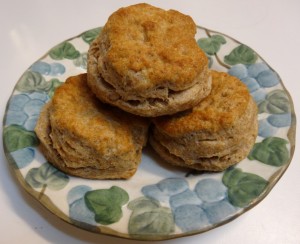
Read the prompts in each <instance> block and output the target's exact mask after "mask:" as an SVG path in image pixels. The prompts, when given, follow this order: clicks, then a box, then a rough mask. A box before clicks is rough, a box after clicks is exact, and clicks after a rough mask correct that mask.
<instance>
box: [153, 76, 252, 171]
mask: <svg viewBox="0 0 300 244" xmlns="http://www.w3.org/2000/svg"><path fill="white" fill-rule="evenodd" d="M257 127H258V125H257V106H256V104H255V102H254V100H253V99H252V97H251V96H250V94H249V91H248V89H247V87H246V86H245V85H244V84H243V83H242V82H241V81H240V80H238V79H237V78H236V77H233V76H230V75H228V74H226V73H222V72H216V71H212V90H211V93H210V95H209V96H207V97H206V98H205V99H204V100H203V101H202V102H200V103H199V104H198V105H197V106H196V107H194V108H193V109H192V110H189V111H185V112H182V113H179V114H176V115H173V116H163V117H159V118H155V119H154V127H153V131H152V134H151V136H150V143H151V145H152V146H153V147H154V149H155V150H156V151H157V152H158V153H159V154H160V155H161V156H162V157H163V158H164V159H166V160H167V161H168V162H170V163H173V164H177V165H180V166H183V167H188V168H193V169H197V170H209V171H220V170H224V169H225V168H227V167H229V166H231V165H233V164H236V163H237V162H239V161H241V160H242V159H243V158H245V157H246V156H247V154H248V153H249V151H250V150H251V148H252V145H253V144H254V142H255V140H256V136H257V129H258V128H257Z"/></svg>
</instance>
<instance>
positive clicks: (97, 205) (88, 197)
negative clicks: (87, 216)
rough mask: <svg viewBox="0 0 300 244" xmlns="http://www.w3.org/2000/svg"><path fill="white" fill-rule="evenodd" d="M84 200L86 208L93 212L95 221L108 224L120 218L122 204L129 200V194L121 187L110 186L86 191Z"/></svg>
mask: <svg viewBox="0 0 300 244" xmlns="http://www.w3.org/2000/svg"><path fill="white" fill-rule="evenodd" d="M84 201H85V204H86V206H87V208H88V209H89V210H90V211H92V212H93V213H95V221H96V222H97V223H99V224H103V225H109V224H112V223H115V222H118V221H119V220H120V219H121V218H122V216H123V213H122V206H123V205H124V204H126V203H127V202H128V201H129V196H128V194H127V192H126V191H124V190H123V189H122V188H120V187H117V186H112V187H111V188H109V189H99V190H94V191H88V192H87V193H86V194H85V195H84Z"/></svg>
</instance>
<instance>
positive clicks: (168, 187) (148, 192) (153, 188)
mask: <svg viewBox="0 0 300 244" xmlns="http://www.w3.org/2000/svg"><path fill="white" fill-rule="evenodd" d="M187 189H189V186H188V183H187V181H186V180H185V179H181V178H168V179H165V180H162V181H160V182H159V183H157V184H154V185H148V186H144V187H143V188H142V192H143V194H144V195H145V196H147V197H149V198H153V199H156V200H158V201H161V202H168V201H169V198H170V196H173V195H176V194H178V193H181V192H183V191H185V190H187Z"/></svg>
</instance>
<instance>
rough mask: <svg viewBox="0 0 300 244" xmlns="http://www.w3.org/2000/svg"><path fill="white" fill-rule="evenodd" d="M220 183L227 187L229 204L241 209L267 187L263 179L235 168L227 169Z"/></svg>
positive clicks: (266, 182)
mask: <svg viewBox="0 0 300 244" xmlns="http://www.w3.org/2000/svg"><path fill="white" fill-rule="evenodd" d="M222 181H223V183H224V185H226V186H227V187H228V199H229V201H230V203H231V204H232V205H234V206H236V207H241V208H243V207H246V206H248V205H249V204H250V203H251V202H252V201H253V200H254V199H256V198H257V197H258V196H259V195H260V194H261V193H262V192H263V191H264V190H265V188H266V186H267V185H268V181H266V180H265V179H264V178H262V177H260V176H258V175H255V174H251V173H245V172H242V170H241V169H236V168H230V169H228V170H227V171H226V172H225V174H224V175H223V179H222Z"/></svg>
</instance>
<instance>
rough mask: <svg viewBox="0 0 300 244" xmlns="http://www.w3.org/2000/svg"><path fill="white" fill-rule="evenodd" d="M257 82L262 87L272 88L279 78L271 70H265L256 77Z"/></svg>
mask: <svg viewBox="0 0 300 244" xmlns="http://www.w3.org/2000/svg"><path fill="white" fill-rule="evenodd" d="M257 82H258V83H259V84H260V85H261V86H262V87H272V86H276V85H277V84H278V83H279V78H278V76H277V75H276V73H275V72H273V71H272V70H265V71H263V72H261V73H260V74H259V75H258V76H257Z"/></svg>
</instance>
